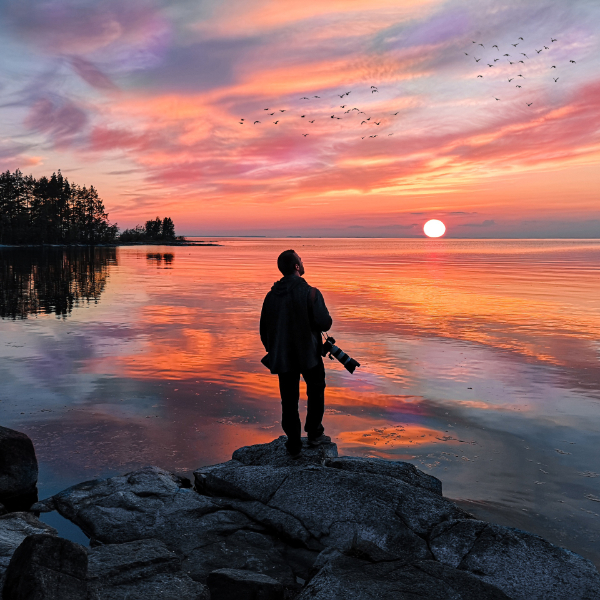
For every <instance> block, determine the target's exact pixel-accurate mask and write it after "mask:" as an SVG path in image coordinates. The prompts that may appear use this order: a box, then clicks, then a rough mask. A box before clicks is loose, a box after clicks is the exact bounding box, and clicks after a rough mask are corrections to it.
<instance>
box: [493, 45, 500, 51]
mask: <svg viewBox="0 0 600 600" xmlns="http://www.w3.org/2000/svg"><path fill="white" fill-rule="evenodd" d="M492 48H496V49H497V50H498V52H500V48H498V46H497V45H496V44H494V45H493V46H492Z"/></svg>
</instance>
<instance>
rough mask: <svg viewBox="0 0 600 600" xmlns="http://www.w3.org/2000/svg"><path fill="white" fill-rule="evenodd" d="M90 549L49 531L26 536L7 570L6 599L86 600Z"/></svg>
mask: <svg viewBox="0 0 600 600" xmlns="http://www.w3.org/2000/svg"><path fill="white" fill-rule="evenodd" d="M87 566H88V557H87V550H86V549H85V548H84V547H83V546H80V545H79V544H75V543H74V542H71V541H70V540H65V539H63V538H59V537H56V536H54V535H48V534H37V535H30V536H28V537H26V538H25V539H24V540H23V542H22V543H21V545H20V546H19V547H18V548H17V549H16V550H15V553H14V554H13V556H12V558H11V559H10V564H9V565H8V569H7V570H6V581H5V583H4V589H3V595H2V598H3V600H34V599H38V598H39V599H43V600H86V599H87V598H88V583H87Z"/></svg>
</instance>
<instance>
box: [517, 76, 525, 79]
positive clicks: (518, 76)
mask: <svg viewBox="0 0 600 600" xmlns="http://www.w3.org/2000/svg"><path fill="white" fill-rule="evenodd" d="M517 77H523V75H517ZM523 79H525V77H523Z"/></svg>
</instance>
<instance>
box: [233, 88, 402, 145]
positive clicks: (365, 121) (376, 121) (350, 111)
mask: <svg viewBox="0 0 600 600" xmlns="http://www.w3.org/2000/svg"><path fill="white" fill-rule="evenodd" d="M368 91H369V92H370V93H371V94H376V93H379V89H378V88H377V86H376V85H372V86H371V87H370V88H369V90H368ZM351 93H352V90H350V91H348V92H344V93H342V94H336V96H337V97H339V98H340V99H342V100H343V99H344V98H345V97H347V96H350V94H351ZM314 99H321V96H312V97H310V98H309V97H308V96H302V97H301V98H299V100H309V101H310V100H314ZM349 106H350V105H349V104H341V105H340V106H339V108H341V109H345V108H347V110H345V111H344V112H343V113H339V112H338V111H335V110H334V114H332V115H330V116H328V117H327V116H324V117H319V118H320V119H325V120H327V121H331V119H333V120H337V121H340V120H342V118H344V117H339V116H337V115H338V114H342V115H348V116H352V115H355V116H356V117H358V115H365V116H364V117H362V118H361V121H360V125H361V126H362V125H367V126H369V125H376V126H377V125H381V123H382V118H381V117H373V116H369V117H367V116H366V113H365V112H364V111H362V110H360V108H358V107H356V106H355V107H353V108H348V107H349ZM263 110H265V111H267V115H266V116H269V117H274V116H277V117H279V118H277V119H276V120H275V121H271V122H272V123H273V125H278V124H279V123H280V122H281V117H283V113H286V112H287V113H289V112H290V111H289V109H287V108H279V109H271V108H265V109H263ZM271 110H272V111H273V112H269V111H271ZM355 111H356V112H355ZM336 112H337V114H336ZM280 113H281V114H280ZM399 113H400V111H397V112H395V113H390V114H391V116H397V115H398V114H399ZM299 118H300V119H307V120H306V121H304V122H306V123H309V124H312V123H314V122H315V121H316V120H317V117H315V118H313V119H310V117H309V116H308V115H306V114H301V115H300V116H299ZM249 123H252V125H261V124H263V123H264V121H261V120H260V119H256V120H252V119H250V120H246V119H245V118H241V119H240V121H239V124H240V125H246V124H249ZM301 135H302V136H303V137H307V136H308V135H310V133H303V134H301ZM391 135H394V134H393V133H388V134H387V136H388V137H389V136H391ZM367 137H369V138H376V137H381V136H380V135H379V134H375V135H364V136H362V137H361V139H363V140H364V139H365V138H367Z"/></svg>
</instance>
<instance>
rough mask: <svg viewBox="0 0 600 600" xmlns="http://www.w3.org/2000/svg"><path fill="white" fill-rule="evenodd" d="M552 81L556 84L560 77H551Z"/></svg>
mask: <svg viewBox="0 0 600 600" xmlns="http://www.w3.org/2000/svg"><path fill="white" fill-rule="evenodd" d="M552 79H554V83H556V82H557V81H558V80H559V79H560V77H553V78H552Z"/></svg>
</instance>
